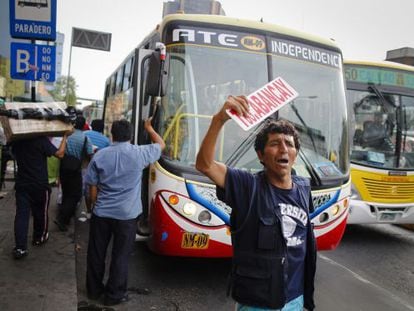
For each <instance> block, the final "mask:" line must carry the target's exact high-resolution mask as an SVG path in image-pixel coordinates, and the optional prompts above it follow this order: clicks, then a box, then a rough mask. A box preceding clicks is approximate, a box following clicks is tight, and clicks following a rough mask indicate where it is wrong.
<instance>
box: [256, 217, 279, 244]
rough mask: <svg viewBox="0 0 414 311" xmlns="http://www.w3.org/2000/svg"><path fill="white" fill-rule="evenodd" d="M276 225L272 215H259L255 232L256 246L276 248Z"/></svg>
mask: <svg viewBox="0 0 414 311" xmlns="http://www.w3.org/2000/svg"><path fill="white" fill-rule="evenodd" d="M276 232H277V227H276V221H275V218H274V217H260V223H259V232H258V234H257V248H259V249H267V250H272V249H275V248H276V236H277V234H276Z"/></svg>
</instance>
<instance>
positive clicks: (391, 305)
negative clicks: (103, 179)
mask: <svg viewBox="0 0 414 311" xmlns="http://www.w3.org/2000/svg"><path fill="white" fill-rule="evenodd" d="M86 237H87V223H80V222H78V224H77V244H78V246H79V247H78V256H77V273H78V298H79V302H80V306H85V307H87V306H88V303H87V300H86V298H85V297H86V295H85V294H86V293H85V286H84V275H85V252H86V245H87V241H86V240H87V238H86ZM230 264H231V262H230V260H228V259H219V260H216V259H194V258H172V257H163V256H158V255H156V254H153V253H151V252H150V251H149V250H148V249H147V247H146V245H145V243H142V242H137V243H136V244H135V248H134V252H133V254H132V255H131V257H130V265H129V297H130V300H129V302H127V303H125V304H123V305H120V306H117V307H116V308H115V310H121V311H122V310H154V311H170V310H175V311H178V310H179V311H193V310H196V311H203V310H206V311H207V310H214V311H221V310H234V303H233V301H232V300H231V298H228V297H226V285H227V276H228V272H229V269H230ZM315 301H316V304H317V308H316V310H321V311H332V310H335V311H341V310H344V311H345V310H346V311H349V310H352V311H354V310H361V311H371V310H373V311H390V310H393V311H400V310H401V311H414V232H412V231H408V230H406V229H403V228H399V227H395V226H390V225H381V226H366V225H365V226H356V225H354V226H349V227H348V228H347V230H346V233H345V236H344V238H343V241H342V243H341V244H340V246H339V247H338V248H337V249H336V250H334V251H329V252H320V253H319V256H318V270H317V276H316V294H315ZM100 305H101V302H100V301H97V302H89V306H88V307H87V308H89V309H88V310H99V309H100V308H99V306H100ZM106 310H107V309H106Z"/></svg>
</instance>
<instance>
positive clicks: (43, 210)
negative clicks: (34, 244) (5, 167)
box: [14, 186, 51, 249]
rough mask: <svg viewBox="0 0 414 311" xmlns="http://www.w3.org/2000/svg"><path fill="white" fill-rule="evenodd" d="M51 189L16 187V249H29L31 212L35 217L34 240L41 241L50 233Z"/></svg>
mask: <svg viewBox="0 0 414 311" xmlns="http://www.w3.org/2000/svg"><path fill="white" fill-rule="evenodd" d="M50 192H51V191H50V189H48V188H46V187H44V188H38V187H35V186H28V187H16V193H15V196H16V216H15V218H14V238H15V243H16V248H20V249H27V234H28V231H29V221H30V212H31V213H32V215H33V240H41V239H42V238H45V237H46V234H47V233H48V224H49V216H48V211H49V199H50Z"/></svg>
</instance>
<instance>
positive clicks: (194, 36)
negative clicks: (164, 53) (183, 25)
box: [172, 29, 239, 47]
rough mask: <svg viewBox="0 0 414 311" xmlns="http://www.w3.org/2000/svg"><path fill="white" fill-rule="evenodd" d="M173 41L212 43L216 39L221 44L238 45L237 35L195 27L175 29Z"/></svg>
mask: <svg viewBox="0 0 414 311" xmlns="http://www.w3.org/2000/svg"><path fill="white" fill-rule="evenodd" d="M172 38H173V42H180V41H181V40H183V41H185V42H200V41H201V42H203V43H205V44H212V43H213V40H216V41H217V42H218V43H219V44H220V45H224V46H229V47H238V46H239V45H238V43H237V35H233V34H228V33H216V32H214V31H205V30H194V29H174V30H173V33H172Z"/></svg>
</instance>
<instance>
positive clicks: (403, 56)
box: [385, 47, 414, 66]
mask: <svg viewBox="0 0 414 311" xmlns="http://www.w3.org/2000/svg"><path fill="white" fill-rule="evenodd" d="M385 60H387V61H390V62H395V63H400V64H405V65H410V66H414V48H410V47H404V48H399V49H395V50H389V51H387V56H386V59H385Z"/></svg>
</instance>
